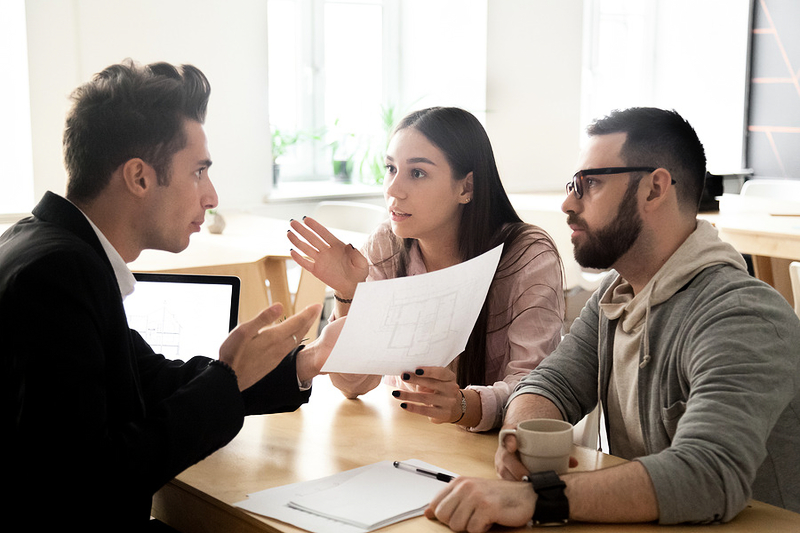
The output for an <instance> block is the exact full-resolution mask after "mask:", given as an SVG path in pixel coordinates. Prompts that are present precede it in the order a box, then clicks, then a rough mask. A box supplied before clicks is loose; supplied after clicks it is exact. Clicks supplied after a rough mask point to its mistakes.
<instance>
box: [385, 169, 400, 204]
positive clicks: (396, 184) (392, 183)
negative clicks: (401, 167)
mask: <svg viewBox="0 0 800 533" xmlns="http://www.w3.org/2000/svg"><path fill="white" fill-rule="evenodd" d="M404 191H405V190H404V188H403V180H402V179H398V177H397V175H394V176H392V175H387V176H386V178H384V180H383V195H384V197H385V198H386V199H387V200H388V199H389V198H403V197H404V195H405V192H404Z"/></svg>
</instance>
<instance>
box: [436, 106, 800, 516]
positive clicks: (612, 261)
mask: <svg viewBox="0 0 800 533" xmlns="http://www.w3.org/2000/svg"><path fill="white" fill-rule="evenodd" d="M588 133H589V140H588V143H587V145H586V148H585V149H584V150H583V152H582V153H581V155H580V158H579V161H578V163H579V164H578V168H579V169H581V170H579V171H578V172H576V173H575V175H574V176H573V178H572V180H571V181H570V182H569V183H568V184H567V197H566V199H565V200H564V203H563V205H562V210H563V211H564V212H565V213H566V214H567V223H568V224H569V227H570V228H571V229H572V232H573V233H572V243H573V245H574V248H575V258H576V260H577V261H578V263H579V264H581V265H582V266H585V267H592V268H601V269H612V270H610V272H609V273H608V275H607V276H606V277H605V279H604V280H603V282H602V283H601V285H600V287H599V288H598V290H597V291H596V292H595V293H594V294H593V295H592V297H591V298H590V299H589V301H588V302H587V304H586V306H585V307H584V309H583V311H582V312H581V315H580V318H579V319H577V320H576V321H575V323H574V324H573V325H572V327H571V328H570V332H569V334H568V335H567V336H566V337H564V340H563V341H562V342H561V344H560V345H559V346H558V348H556V350H555V351H554V352H553V353H552V354H551V355H550V356H549V357H546V358H545V359H544V361H543V362H542V363H541V364H540V365H539V366H538V367H537V368H536V369H535V370H534V371H532V372H531V373H530V374H529V375H528V376H527V377H526V378H524V379H523V380H522V381H521V382H520V384H519V385H518V386H517V388H516V390H515V392H514V394H512V396H511V397H510V398H509V402H508V404H507V407H506V413H505V418H504V424H503V427H504V428H506V427H507V428H512V427H516V425H517V424H518V423H519V422H521V421H523V420H527V419H532V418H556V419H564V420H568V421H569V422H571V423H573V424H575V423H577V422H578V421H579V420H581V419H582V418H583V417H584V416H585V415H587V414H588V413H589V412H591V411H592V410H593V409H594V408H595V406H597V405H598V404H599V405H600V406H601V409H602V413H603V415H604V416H603V417H602V418H601V420H604V421H605V427H604V428H603V429H604V431H601V439H600V441H601V442H600V443H599V444H600V446H601V449H602V450H603V451H605V452H607V453H611V454H613V455H617V456H620V457H623V458H626V459H629V460H630V461H629V462H627V463H625V464H623V465H620V466H617V467H614V468H609V469H604V470H599V471H594V472H572V473H567V474H564V475H561V476H560V477H559V476H558V475H556V474H555V473H554V472H542V473H529V472H527V471H526V469H525V467H524V466H523V465H522V463H521V462H520V459H519V456H518V454H517V442H516V438H515V437H514V436H513V435H507V436H506V437H505V439H504V441H503V442H501V443H500V445H499V447H498V450H497V454H496V457H495V466H496V469H497V472H498V474H499V475H500V477H501V478H503V480H476V479H467V478H457V479H456V480H454V481H453V482H451V483H449V484H448V486H447V488H445V489H444V490H443V491H442V492H441V493H440V494H439V495H438V496H437V497H436V498H434V500H433V501H432V502H431V504H430V506H429V508H428V509H427V511H426V515H427V516H428V517H429V518H436V519H438V520H440V521H442V522H444V523H446V524H448V525H449V526H450V527H451V528H452V529H454V530H458V531H462V530H465V531H485V530H486V529H488V527H489V526H490V525H491V524H492V523H499V524H503V525H508V526H519V525H524V524H525V523H526V522H527V521H528V520H531V516H533V520H534V522H538V523H553V522H564V521H567V520H579V521H585V522H647V521H655V520H657V521H658V522H660V523H662V524H674V523H681V522H725V521H728V520H731V519H732V518H733V517H735V516H736V515H737V514H738V513H739V511H741V510H742V509H743V508H744V507H745V506H746V505H747V502H748V500H749V499H750V498H755V499H757V500H761V501H764V502H767V503H771V504H773V505H776V506H779V507H784V508H786V509H790V510H793V511H795V512H800V463H799V462H798V461H797V450H800V380H798V378H797V376H798V375H800V350H798V346H800V321H799V320H798V318H797V316H796V315H795V314H794V311H793V310H792V308H791V307H790V306H789V304H788V302H786V300H785V299H784V298H783V297H782V296H781V295H780V294H779V293H778V292H776V291H775V290H774V289H773V288H772V287H770V286H768V285H767V284H765V283H763V282H761V281H759V280H757V279H755V278H753V277H751V276H750V275H749V274H748V273H747V269H746V266H745V262H744V260H743V258H742V256H741V255H740V254H739V253H738V252H736V250H735V249H733V247H731V246H730V245H728V244H726V243H724V242H722V241H721V240H720V239H719V238H718V237H717V232H716V230H715V229H714V228H713V226H711V224H709V223H708V222H705V221H702V220H697V211H698V205H699V202H700V198H701V195H702V190H703V182H704V178H705V175H706V169H705V166H706V158H705V153H704V150H703V145H702V144H701V143H700V140H699V139H698V138H697V135H696V133H695V131H694V129H693V128H692V127H691V126H690V125H689V123H688V122H686V121H685V120H684V119H683V118H682V117H681V116H680V115H678V113H676V112H674V111H665V110H661V109H655V108H631V109H626V110H623V111H615V112H613V113H611V114H610V115H609V116H607V117H605V118H602V119H600V120H598V121H596V122H594V123H593V124H592V125H590V126H589V128H588Z"/></svg>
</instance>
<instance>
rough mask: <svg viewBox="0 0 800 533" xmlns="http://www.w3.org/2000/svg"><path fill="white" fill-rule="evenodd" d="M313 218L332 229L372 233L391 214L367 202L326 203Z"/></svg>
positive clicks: (314, 213)
mask: <svg viewBox="0 0 800 533" xmlns="http://www.w3.org/2000/svg"><path fill="white" fill-rule="evenodd" d="M311 216H312V217H313V218H314V220H316V221H317V222H320V223H322V225H324V226H327V227H330V228H338V229H343V230H347V231H357V232H360V233H372V232H373V230H374V229H375V228H376V227H378V226H379V225H380V224H381V223H382V222H383V221H384V220H386V219H387V218H388V217H389V214H388V213H387V211H386V209H385V208H383V207H380V206H377V205H374V204H368V203H366V202H346V201H325V202H320V203H318V204H317V206H316V207H315V208H314V212H313V213H312V215H311Z"/></svg>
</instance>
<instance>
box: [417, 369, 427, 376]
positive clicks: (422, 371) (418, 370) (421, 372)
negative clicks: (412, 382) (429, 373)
mask: <svg viewBox="0 0 800 533" xmlns="http://www.w3.org/2000/svg"><path fill="white" fill-rule="evenodd" d="M414 373H415V374H416V375H418V376H421V375H422V374H424V373H425V371H424V370H422V369H421V368H418V369H416V370H415V371H414Z"/></svg>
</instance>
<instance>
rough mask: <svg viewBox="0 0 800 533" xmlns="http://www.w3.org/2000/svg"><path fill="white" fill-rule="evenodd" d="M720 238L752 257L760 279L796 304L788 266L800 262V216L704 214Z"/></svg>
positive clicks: (756, 273) (704, 217) (755, 271)
mask: <svg viewBox="0 0 800 533" xmlns="http://www.w3.org/2000/svg"><path fill="white" fill-rule="evenodd" d="M699 218H703V219H705V220H708V221H709V222H711V223H712V224H714V226H715V227H716V228H717V230H718V231H719V237H720V239H722V240H723V241H725V242H728V243H730V244H732V245H733V247H734V248H736V250H738V251H739V252H740V253H742V254H750V255H751V256H752V258H753V269H754V273H755V275H756V277H757V278H759V279H761V280H763V281H766V282H767V283H769V284H770V285H772V286H773V287H775V289H776V290H777V291H778V292H780V293H781V294H782V295H783V296H784V297H785V298H786V299H787V300H788V302H789V303H790V304H794V298H793V297H792V289H791V283H790V281H789V263H790V262H791V261H800V216H786V215H770V214H766V213H763V214H762V213H739V214H727V213H704V214H701V215H700V216H699Z"/></svg>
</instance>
